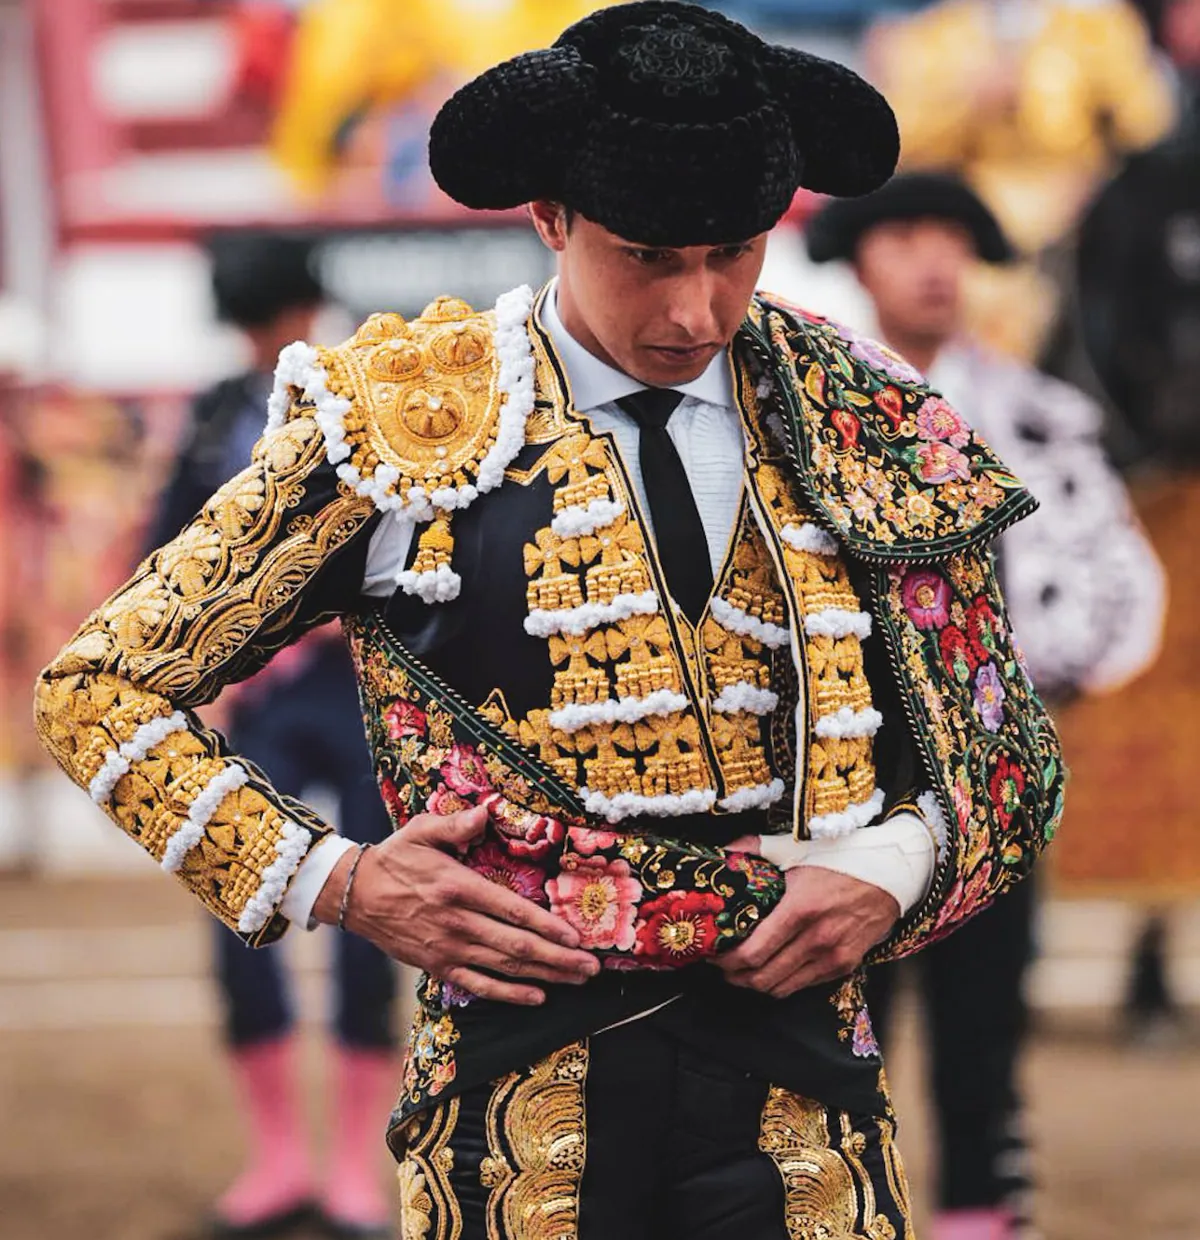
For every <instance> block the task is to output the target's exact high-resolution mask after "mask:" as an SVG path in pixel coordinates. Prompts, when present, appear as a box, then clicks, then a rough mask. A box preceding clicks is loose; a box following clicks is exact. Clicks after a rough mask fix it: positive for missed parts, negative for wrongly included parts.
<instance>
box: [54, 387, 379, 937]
mask: <svg viewBox="0 0 1200 1240" xmlns="http://www.w3.org/2000/svg"><path fill="white" fill-rule="evenodd" d="M311 414H312V411H311V409H310V408H304V407H297V406H295V405H293V406H292V407H291V408H290V410H289V412H288V414H287V416H286V417H284V416H281V417H280V418H279V419H278V420H277V422H278V424H277V425H276V426H275V427H274V429H272V430H271V431H269V433H268V434H267V435H266V436H265V437H264V438H263V439H262V440H261V441H260V442H259V444H258V445H257V446H256V448H255V449H254V454H253V460H252V464H251V465H250V466H249V468H247V469H246V470H245V471H244V472H243V473H241V474H239V475H238V476H237V477H235V478H233V479H232V480H231V481H230V482H228V483H226V484H225V486H223V487H222V488H221V489H220V490H219V491H218V492H217V493H216V494H215V495H214V496H213V497H212V499H211V500H209V502H208V503H207V504H206V505H205V506H204V508H203V509H202V510H201V512H200V513H199V515H198V516H197V517H196V518H195V519H194V520H193V521H192V523H191V524H190V525H188V526H187V527H186V528H185V529H184V530H183V531H182V532H181V533H180V534H179V536H178V537H177V538H175V539H174V540H173V541H172V542H169V543H167V544H166V545H165V546H164V547H162V548H161V549H159V550H158V551H156V552H154V554H152V555H151V556H150V557H149V558H148V559H147V560H146V561H145V562H144V563H143V564H142V565H141V566H140V568H139V569H138V571H137V573H136V574H135V575H134V577H133V578H132V580H130V581H129V582H128V583H127V584H126V585H125V586H123V587H122V588H121V589H120V590H118V591H117V592H116V593H115V594H114V595H113V596H112V597H111V598H110V599H109V600H108V601H107V602H105V603H103V604H102V605H101V606H100V607H99V608H98V609H97V610H96V611H95V612H94V613H93V614H92V615H91V616H90V617H89V618H88V619H87V620H86V621H85V623H84V624H83V626H82V628H80V630H79V632H78V633H76V635H75V636H74V637H73V638H72V639H71V641H70V642H69V643H68V644H67V645H66V646H65V647H64V648H63V650H62V651H61V653H60V654H59V655H58V657H57V658H56V659H55V660H54V662H53V663H51V664H50V666H49V667H48V668H47V669H46V670H45V671H44V672H43V673H42V675H41V677H40V678H39V680H38V684H37V689H36V699H35V713H36V720H37V727H38V732H39V735H40V736H41V739H42V741H43V743H44V744H45V745H46V747H47V748H48V749H49V750H50V752H51V753H52V754H53V755H54V757H55V759H56V760H57V761H58V763H59V764H60V765H61V766H62V767H63V769H64V770H65V771H66V772H67V774H68V775H70V777H71V778H72V779H73V780H74V781H75V782H76V783H77V784H79V785H80V786H81V787H83V788H86V789H87V790H88V792H89V793H90V794H91V797H92V799H93V800H94V801H95V802H96V804H97V805H99V806H101V808H103V809H104V810H105V812H106V813H107V814H108V815H109V816H110V817H111V818H112V819H113V820H114V821H115V822H116V823H117V825H118V826H119V827H121V829H122V830H124V831H125V832H126V834H127V835H129V836H130V837H132V838H133V839H135V840H136V841H137V842H138V843H139V844H141V845H142V847H143V848H145V849H146V851H147V852H149V853H150V854H151V856H153V857H154V858H155V859H156V860H157V861H159V862H160V864H161V865H162V867H163V868H164V869H165V870H167V871H169V872H173V873H175V874H176V875H177V876H178V877H179V878H180V879H181V880H182V881H183V883H184V884H185V885H186V886H187V887H189V888H190V889H191V890H192V891H193V892H195V893H196V895H197V896H198V897H199V898H200V900H201V901H202V903H203V904H204V905H205V907H207V908H208V909H209V910H210V911H211V912H212V913H214V914H215V915H216V916H217V917H219V918H220V919H221V920H222V921H223V922H225V923H226V924H227V925H229V926H231V927H233V928H234V929H236V930H237V931H238V932H239V933H240V934H242V935H243V936H244V937H246V938H247V939H248V940H250V941H253V942H260V943H261V942H269V941H271V940H272V939H274V938H277V937H278V936H279V935H280V934H281V933H282V932H283V930H284V928H285V927H286V922H285V921H284V919H283V918H282V917H281V916H279V915H278V913H277V912H276V910H277V908H278V905H279V902H280V901H281V900H282V898H283V895H284V892H285V890H286V888H287V884H288V882H289V880H290V879H291V877H292V875H293V874H295V872H296V870H297V869H298V868H299V865H300V863H301V861H302V860H303V858H304V856H305V854H306V853H307V852H308V850H309V849H310V848H311V847H312V844H313V843H314V841H316V840H317V839H319V838H320V837H321V836H322V835H324V834H325V833H326V832H327V831H328V828H327V827H326V826H325V825H324V824H323V823H322V822H321V821H320V819H319V818H317V817H316V816H315V815H314V814H313V813H312V812H311V811H310V810H308V809H306V808H305V807H304V806H303V805H301V804H300V803H299V802H297V801H294V800H292V799H290V798H287V797H283V796H280V795H279V794H278V793H276V792H275V790H274V789H273V788H272V787H271V785H270V783H269V782H268V781H267V780H266V779H265V778H264V777H263V775H262V774H261V773H260V772H259V771H257V770H256V769H255V768H254V767H252V766H251V765H250V764H249V763H247V762H244V761H241V760H239V759H237V758H236V757H235V756H234V755H232V754H230V753H229V751H228V749H227V748H226V746H225V743H224V741H223V739H222V738H221V737H220V736H219V735H218V734H217V733H215V732H213V731H211V730H209V729H207V728H205V727H204V726H203V725H202V724H201V723H200V722H199V720H198V719H197V717H196V715H195V714H194V713H193V710H194V708H195V707H198V706H201V705H203V704H205V703H207V702H210V701H212V700H213V699H214V698H215V697H216V696H217V694H218V693H219V692H220V690H221V688H222V687H223V686H224V685H226V684H230V683H232V682H234V681H238V680H242V679H244V678H245V677H247V676H249V675H250V674H251V673H253V672H254V671H256V670H257V669H258V668H260V667H261V666H262V665H263V664H265V663H266V662H267V660H269V659H270V657H271V655H272V654H273V653H274V652H275V651H276V650H278V649H280V648H281V647H283V646H285V645H287V644H288V643H289V642H291V641H293V640H294V639H295V638H297V637H298V636H299V635H300V634H301V633H302V632H304V631H305V630H306V629H308V628H311V627H312V626H313V625H315V624H317V623H320V622H322V621H324V620H325V619H327V618H328V617H329V616H330V615H331V614H333V613H334V612H336V611H338V610H341V608H342V606H344V605H345V603H346V602H348V601H350V600H353V599H354V598H356V597H357V593H358V586H359V584H360V583H361V564H359V566H358V567H359V572H358V581H355V580H354V569H353V566H352V565H350V564H349V561H350V560H352V559H354V558H355V557H354V556H353V555H348V554H346V553H347V552H348V551H349V548H350V545H351V544H352V543H356V542H357V536H358V535H360V534H361V533H363V532H365V530H366V529H367V528H368V525H369V523H370V521H371V519H372V515H373V512H374V509H373V507H372V504H371V502H370V500H369V499H365V498H363V497H361V496H359V495H357V494H355V493H354V492H353V491H351V490H350V489H349V488H348V487H346V486H345V485H344V484H341V483H339V480H338V477H337V475H336V474H335V472H334V467H333V465H332V464H331V463H330V462H329V461H328V459H327V456H326V445H325V442H324V439H323V437H322V434H321V431H320V428H319V427H318V425H317V422H316V421H315V420H314V418H313V417H312V416H311ZM357 545H362V544H361V543H358V544H357Z"/></svg>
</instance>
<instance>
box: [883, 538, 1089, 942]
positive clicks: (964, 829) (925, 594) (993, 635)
mask: <svg viewBox="0 0 1200 1240" xmlns="http://www.w3.org/2000/svg"><path fill="white" fill-rule="evenodd" d="M874 591H875V597H876V602H877V604H878V607H877V612H876V614H877V615H878V617H879V618H880V620H881V621H882V628H883V630H884V636H885V639H886V641H887V644H888V649H889V652H890V654H891V656H892V659H893V664H894V668H895V672H896V676H897V679H898V681H899V683H900V688H901V691H902V693H903V694H904V696H905V698H906V700H907V702H908V711H909V714H910V723H911V725H912V732H913V735H914V736H915V737H916V739H917V741H918V743H919V745H920V747H921V750H922V756H923V760H924V765H925V768H926V771H927V773H928V775H929V778H930V784H931V787H930V789H929V790H928V791H925V792H923V793H921V794H920V795H919V796H918V797H917V798H916V806H917V809H918V811H919V812H920V813H921V816H922V817H923V819H924V821H925V822H926V824H927V825H928V826H929V828H930V830H931V831H932V832H933V834H934V838H935V840H936V841H937V843H938V865H937V871H936V874H935V876H934V881H933V886H932V889H931V891H930V894H929V897H928V898H927V899H926V900H925V901H924V903H923V904H921V905H918V906H917V908H916V909H914V910H913V912H912V913H911V914H910V916H909V917H908V918H907V919H906V920H905V922H904V923H903V924H901V925H900V926H898V927H897V929H896V932H895V933H894V935H893V936H892V938H891V939H890V940H889V941H888V942H887V943H885V944H884V945H883V946H882V947H881V948H880V949H879V950H878V951H877V952H876V953H875V957H874V959H876V960H883V959H894V958H897V957H900V956H904V955H907V954H909V953H910V952H913V951H916V950H918V949H919V948H921V947H925V946H927V945H928V944H929V943H932V942H935V941H936V940H938V939H940V938H943V937H944V936H945V935H947V934H949V933H950V932H951V931H952V930H954V929H956V928H957V927H958V926H959V925H961V924H962V923H963V922H964V921H966V920H967V919H968V918H970V917H972V916H973V915H974V914H975V913H978V912H980V911H981V910H982V909H984V908H986V907H987V905H988V904H990V903H991V902H992V900H993V899H995V897H996V896H998V895H1000V894H1001V893H1002V892H1003V891H1004V890H1005V889H1006V888H1008V887H1009V886H1011V885H1012V884H1013V883H1014V882H1016V881H1017V880H1018V879H1020V878H1023V877H1024V876H1025V875H1026V874H1027V873H1028V872H1029V870H1030V868H1031V867H1032V866H1033V863H1034V861H1035V860H1036V859H1037V856H1038V854H1039V853H1040V852H1041V851H1042V849H1043V848H1044V847H1045V845H1046V844H1047V843H1049V842H1050V840H1051V839H1053V837H1054V833H1055V831H1056V830H1057V828H1058V823H1059V820H1060V818H1061V816H1062V807H1063V792H1064V785H1065V779H1066V771H1065V768H1064V766H1063V761H1062V753H1061V749H1060V746H1059V741H1058V736H1057V734H1056V733H1055V730H1054V725H1053V723H1052V722H1051V720H1050V717H1049V715H1048V714H1047V713H1046V709H1045V707H1044V706H1043V705H1042V703H1041V701H1040V699H1039V698H1038V696H1037V694H1036V693H1035V692H1034V689H1033V686H1032V684H1031V682H1030V680H1029V677H1028V675H1027V674H1026V671H1025V669H1024V667H1023V666H1022V664H1021V660H1020V656H1019V654H1018V652H1017V649H1016V646H1015V644H1014V642H1013V638H1012V632H1011V629H1010V627H1009V623H1008V618H1007V614H1006V612H1005V608H1004V603H1003V599H1002V598H1001V595H1000V590H999V586H998V585H997V582H996V575H995V569H994V566H993V564H992V560H991V556H990V554H989V553H988V552H987V551H986V550H984V549H977V550H967V551H963V552H961V553H959V554H958V555H955V556H953V557H951V558H950V559H948V560H946V561H945V562H944V563H942V564H938V565H929V566H919V567H903V566H900V567H892V568H890V569H886V570H880V571H879V572H878V573H877V574H876V577H875V584H874Z"/></svg>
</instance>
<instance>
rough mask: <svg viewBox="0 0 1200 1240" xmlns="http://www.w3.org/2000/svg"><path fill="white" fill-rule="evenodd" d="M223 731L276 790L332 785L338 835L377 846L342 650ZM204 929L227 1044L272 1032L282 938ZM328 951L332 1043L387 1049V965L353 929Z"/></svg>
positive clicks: (376, 813) (390, 985) (284, 1026)
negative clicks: (211, 934) (255, 943)
mask: <svg viewBox="0 0 1200 1240" xmlns="http://www.w3.org/2000/svg"><path fill="white" fill-rule="evenodd" d="M230 732H231V735H230V741H231V743H232V745H233V748H234V751H235V752H236V753H240V754H242V755H243V756H244V757H246V758H247V759H249V761H251V762H253V763H254V764H255V765H256V766H259V767H261V768H262V769H263V770H264V771H265V772H266V773H267V774H268V775H269V776H270V778H271V780H272V781H273V782H274V784H275V787H276V788H278V789H279V791H280V792H282V793H284V794H285V795H288V796H296V797H298V796H300V795H302V794H303V792H304V791H305V790H306V789H307V788H309V787H311V786H312V785H313V784H317V783H320V784H324V785H326V786H327V787H330V788H332V789H333V792H334V794H335V795H336V797H337V803H338V819H339V821H340V823H341V830H342V833H343V834H344V835H345V836H346V837H347V838H349V839H352V840H355V841H358V842H362V843H377V842H379V841H380V840H383V839H385V838H386V837H387V836H388V835H389V834H390V832H391V819H390V818H389V817H388V815H387V811H386V810H385V809H384V806H383V800H382V798H381V797H380V795H379V787H378V785H377V784H376V782H375V775H374V771H373V770H372V767H371V758H370V752H369V750H368V749H367V742H366V738H365V736H364V734H363V727H362V719H361V716H360V714H359V706H358V690H357V688H356V685H355V681H354V672H353V668H352V667H351V664H350V657H349V655H348V654H347V652H346V651H345V650H344V649H341V648H339V647H333V648H331V649H328V650H323V651H319V652H318V653H317V655H316V657H315V660H314V663H313V665H312V666H310V667H309V668H308V669H306V670H305V671H304V672H302V673H301V674H300V675H299V676H297V677H296V679H295V680H293V681H291V682H289V683H287V684H283V685H281V686H279V687H278V688H275V689H273V690H272V691H271V692H270V694H269V695H268V696H267V697H266V698H265V699H264V700H263V701H261V702H256V703H255V704H254V705H253V706H250V707H247V708H243V709H242V710H241V711H240V712H239V713H238V716H237V719H236V721H235V724H234V726H233V727H232V728H231V729H230ZM213 927H214V931H215V944H214V946H215V948H216V963H217V978H218V981H219V982H220V986H221V996H222V999H223V1001H224V1009H225V1033H226V1037H227V1039H228V1041H229V1042H230V1044H231V1045H233V1046H247V1045H251V1044H254V1043H256V1042H264V1041H268V1040H270V1039H274V1038H278V1037H281V1036H282V1035H283V1034H285V1033H286V1032H288V1030H289V1029H291V1027H292V1022H293V1012H292V1002H291V995H290V992H289V987H288V983H287V975H286V971H285V967H284V966H285V957H284V955H283V952H282V951H281V948H282V947H283V944H276V945H273V946H271V947H264V948H251V947H247V946H245V944H244V943H243V942H242V941H241V939H239V938H238V937H237V935H236V934H234V933H233V932H232V931H231V930H228V929H226V927H224V926H222V925H221V924H220V923H219V922H214V923H213ZM334 952H335V956H334V968H333V975H334V979H335V988H336V994H335V1004H334V1008H335V1010H334V1021H333V1023H334V1029H335V1032H336V1034H337V1038H338V1041H339V1042H341V1043H342V1044H343V1045H344V1046H350V1047H354V1048H356V1049H360V1050H391V1049H393V1048H394V1047H395V1046H396V1043H397V1029H396V1023H395V1015H394V1009H395V997H396V970H395V966H394V965H393V964H392V962H391V961H390V960H389V959H388V958H387V956H385V955H384V954H383V952H381V951H380V950H379V949H378V948H377V947H374V946H372V945H371V944H370V943H368V942H367V941H366V939H363V938H359V936H358V935H356V934H340V935H338V936H337V938H336V941H335V944H334Z"/></svg>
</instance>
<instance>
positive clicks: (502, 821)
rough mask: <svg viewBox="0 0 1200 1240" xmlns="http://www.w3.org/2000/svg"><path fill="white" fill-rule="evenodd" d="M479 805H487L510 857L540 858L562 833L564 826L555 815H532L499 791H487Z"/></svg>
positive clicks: (556, 842) (561, 837) (558, 841)
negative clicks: (488, 792) (487, 793)
mask: <svg viewBox="0 0 1200 1240" xmlns="http://www.w3.org/2000/svg"><path fill="white" fill-rule="evenodd" d="M479 804H480V805H484V806H486V807H487V811H488V814H489V815H490V817H491V820H492V822H493V823H494V824H495V826H496V830H497V831H499V832H500V834H501V836H502V837H503V839H504V846H505V847H506V848H507V849H508V851H509V852H510V853H512V854H513V855H514V856H517V857H533V858H537V857H543V856H545V855H546V853H548V852H549V851H550V849H551V848H553V847H554V846H555V845H556V844H559V843H561V842H562V839H563V836H564V835H566V828H565V827H564V826H563V824H562V823H561V822H559V820H558V819H557V818H550V817H548V816H547V815H545V814H535V813H534V812H533V811H532V810H528V809H525V808H523V807H522V806H520V805H516V804H514V803H513V802H512V801H510V800H509V799H508V798H507V797H505V796H502V795H501V794H500V793H499V792H493V793H491V794H489V795H488V796H486V797H484V798H483V799H482V800H481V801H480V802H479Z"/></svg>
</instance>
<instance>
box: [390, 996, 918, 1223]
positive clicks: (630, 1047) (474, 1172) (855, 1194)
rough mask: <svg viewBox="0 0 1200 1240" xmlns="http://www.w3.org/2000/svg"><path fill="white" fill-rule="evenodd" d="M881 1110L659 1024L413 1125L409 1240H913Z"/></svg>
mask: <svg viewBox="0 0 1200 1240" xmlns="http://www.w3.org/2000/svg"><path fill="white" fill-rule="evenodd" d="M894 1135H895V1128H894V1123H893V1120H892V1118H891V1116H890V1115H868V1114H854V1113H850V1112H846V1111H836V1110H833V1109H831V1108H827V1107H825V1106H823V1105H821V1104H820V1103H817V1102H814V1101H812V1100H810V1099H808V1098H804V1097H802V1096H801V1095H799V1094H796V1093H792V1092H790V1091H788V1090H785V1089H782V1088H779V1087H777V1086H773V1085H771V1084H770V1083H769V1082H767V1081H764V1080H760V1079H758V1078H756V1077H755V1076H754V1075H753V1074H751V1073H748V1072H744V1071H738V1070H735V1069H732V1068H730V1067H727V1066H725V1065H722V1064H718V1063H716V1062H714V1061H713V1060H711V1059H710V1058H709V1057H708V1056H706V1055H703V1054H702V1053H699V1052H697V1051H696V1050H694V1049H692V1048H690V1047H688V1046H687V1045H686V1044H684V1043H683V1042H681V1041H679V1040H678V1039H676V1038H675V1037H674V1036H673V1035H672V1034H670V1033H668V1032H667V1031H666V1030H664V1028H663V1027H662V1025H661V1023H660V1022H659V1021H657V1020H656V1019H655V1017H654V1016H650V1017H645V1018H643V1019H641V1020H636V1021H634V1022H632V1023H630V1024H626V1025H622V1026H619V1027H618V1028H616V1029H612V1030H609V1031H607V1032H604V1033H600V1034H597V1035H594V1036H593V1037H591V1038H589V1039H587V1040H585V1041H581V1042H575V1043H572V1044H571V1045H569V1046H566V1047H563V1048H562V1049H560V1050H558V1051H556V1052H554V1053H553V1054H551V1055H549V1056H547V1057H546V1058H545V1059H543V1060H541V1061H540V1062H538V1063H536V1064H534V1065H533V1066H532V1067H529V1068H526V1069H523V1070H521V1071H519V1072H512V1073H509V1074H508V1075H506V1076H504V1077H502V1078H500V1079H499V1080H496V1081H493V1082H490V1083H489V1084H486V1085H483V1086H479V1087H477V1088H474V1089H470V1090H467V1091H466V1092H465V1093H463V1094H461V1095H460V1096H458V1097H455V1098H452V1099H450V1100H449V1101H447V1102H445V1103H442V1104H440V1105H439V1106H436V1107H433V1108H430V1109H428V1110H426V1111H423V1112H421V1113H419V1114H418V1115H416V1116H415V1117H414V1118H413V1119H412V1120H411V1121H410V1122H409V1124H408V1126H407V1129H406V1131H405V1133H404V1148H403V1150H402V1151H401V1161H400V1167H399V1184H400V1193H401V1202H402V1227H401V1235H402V1237H403V1240H576V1238H579V1240H616V1238H617V1237H620V1238H621V1240H676V1238H677V1240H724V1238H726V1237H731V1236H736V1237H738V1240H910V1238H911V1236H912V1226H911V1221H910V1219H911V1212H910V1209H909V1200H908V1186H907V1183H906V1180H905V1175H904V1169H903V1166H902V1163H901V1161H900V1157H899V1154H898V1152H897V1150H896V1147H895V1142H894Z"/></svg>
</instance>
